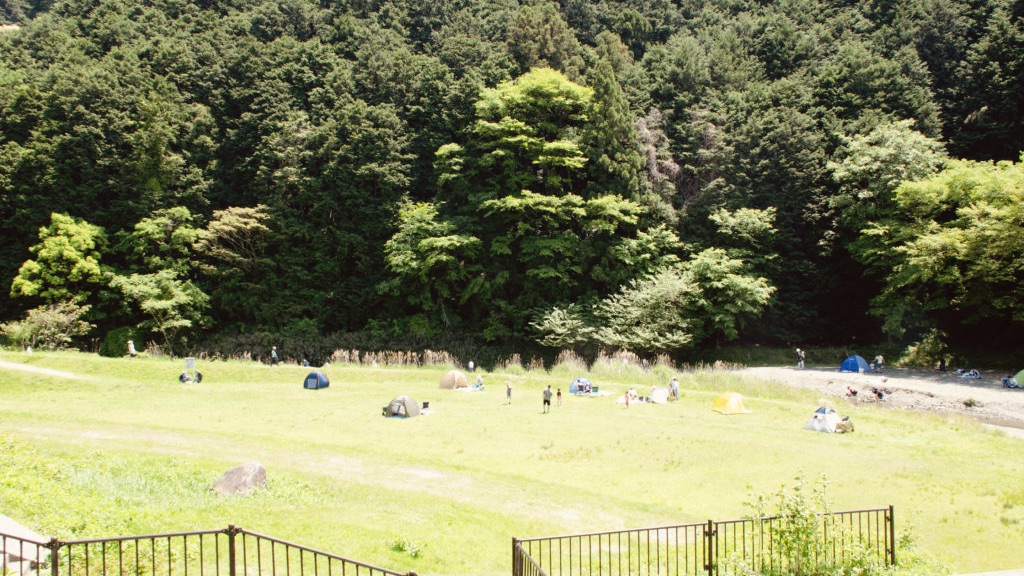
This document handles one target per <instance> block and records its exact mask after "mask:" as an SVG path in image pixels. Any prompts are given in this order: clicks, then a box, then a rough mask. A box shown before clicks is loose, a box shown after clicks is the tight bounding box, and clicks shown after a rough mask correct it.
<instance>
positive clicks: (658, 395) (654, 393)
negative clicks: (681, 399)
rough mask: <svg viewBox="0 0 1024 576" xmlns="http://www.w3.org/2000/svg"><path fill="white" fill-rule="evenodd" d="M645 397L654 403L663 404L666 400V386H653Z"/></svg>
mask: <svg viewBox="0 0 1024 576" xmlns="http://www.w3.org/2000/svg"><path fill="white" fill-rule="evenodd" d="M647 398H648V399H649V400H650V401H651V402H654V403H655V404H665V403H667V402H668V388H655V389H654V390H651V395H650V396H648V397H647Z"/></svg>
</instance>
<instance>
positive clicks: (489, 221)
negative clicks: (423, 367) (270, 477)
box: [0, 0, 1024, 358]
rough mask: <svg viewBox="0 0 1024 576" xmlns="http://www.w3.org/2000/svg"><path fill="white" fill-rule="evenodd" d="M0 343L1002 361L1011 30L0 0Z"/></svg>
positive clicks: (788, 17) (1017, 322)
mask: <svg viewBox="0 0 1024 576" xmlns="http://www.w3.org/2000/svg"><path fill="white" fill-rule="evenodd" d="M0 24H3V26H2V27H0V286H2V289H3V290H4V291H5V294H9V296H10V297H9V298H4V299H2V300H0V320H3V321H5V322H6V323H5V324H4V325H3V334H4V336H5V337H6V339H7V340H8V341H9V343H12V344H22V345H24V344H35V345H37V346H39V345H43V346H46V345H65V344H75V345H79V346H89V345H91V346H94V347H99V346H100V343H103V342H106V343H111V342H112V344H110V346H111V348H110V349H111V350H113V349H115V348H116V350H117V353H121V351H122V350H123V346H122V344H123V342H124V340H125V339H126V338H128V337H130V336H131V335H135V337H137V338H139V339H141V340H142V341H145V342H153V343H155V344H156V345H159V346H161V347H163V348H164V349H165V350H166V349H170V350H172V351H174V352H176V353H185V352H189V353H191V352H194V351H196V350H210V351H219V352H223V353H226V354H234V353H238V352H239V351H241V350H245V349H251V348H253V347H255V348H257V349H259V347H262V346H269V344H270V343H271V342H274V343H283V344H285V346H284V348H285V350H287V351H288V353H289V354H293V355H300V354H301V355H307V354H311V355H313V356H314V358H316V357H322V352H323V351H324V350H328V351H329V350H330V349H331V347H332V346H344V345H349V346H353V347H360V348H369V347H399V348H401V347H438V346H444V345H445V343H446V342H449V343H450V342H473V343H476V345H479V346H482V347H483V346H490V347H506V348H514V347H535V348H534V349H539V350H545V349H546V350H559V349H563V348H573V349H576V350H580V351H587V350H594V349H596V348H625V349H629V350H633V351H636V352H639V353H641V354H658V353H668V354H672V355H676V356H684V357H685V355H687V354H688V353H692V352H693V351H695V350H698V349H701V348H706V347H708V346H716V345H720V344H724V343H726V342H730V341H740V342H751V343H764V344H773V345H794V344H796V345H800V344H814V343H819V344H828V343H839V344H843V343H849V342H881V341H888V342H895V343H909V342H915V341H919V340H922V339H925V340H927V341H929V342H931V343H932V344H933V345H935V346H942V345H948V346H973V347H985V348H988V349H1000V348H1002V349H1007V350H1012V351H1020V342H1021V337H1022V336H1024V293H1022V281H1024V235H1022V227H1024V161H1022V157H1021V151H1022V150H1024V0H905V1H900V2H896V1H888V0H874V1H858V0H781V1H778V2H764V1H756V0H628V1H626V0H562V1H559V2H550V1H540V0H538V1H527V2H519V1H517V0H438V1H435V2H422V1H420V0H340V1H331V2H327V1H321V2H314V1H312V0H274V1H270V0H220V1H217V2H212V1H209V0H103V1H100V0H0Z"/></svg>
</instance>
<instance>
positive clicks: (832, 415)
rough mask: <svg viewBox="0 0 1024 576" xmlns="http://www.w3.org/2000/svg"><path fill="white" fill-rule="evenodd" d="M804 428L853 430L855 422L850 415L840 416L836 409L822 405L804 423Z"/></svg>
mask: <svg viewBox="0 0 1024 576" xmlns="http://www.w3.org/2000/svg"><path fill="white" fill-rule="evenodd" d="M804 430H814V431H815V432H829V433H835V432H839V433H843V432H853V423H852V422H850V417H849V416H847V417H846V418H840V417H839V414H836V411H835V410H833V409H831V408H829V407H827V406H822V407H820V408H818V409H817V410H815V411H814V414H811V417H810V418H809V419H808V420H807V423H806V424H804Z"/></svg>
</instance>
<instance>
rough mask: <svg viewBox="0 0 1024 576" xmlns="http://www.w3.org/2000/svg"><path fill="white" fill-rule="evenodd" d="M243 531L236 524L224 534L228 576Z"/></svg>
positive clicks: (231, 569) (233, 572)
mask: <svg viewBox="0 0 1024 576" xmlns="http://www.w3.org/2000/svg"><path fill="white" fill-rule="evenodd" d="M241 531H242V529H241V528H238V527H237V526H235V525H234V524H228V527H227V529H226V530H224V533H225V534H227V536H228V564H230V568H228V576H235V571H236V568H235V536H237V535H238V533H239V532H241ZM54 576H56V575H54Z"/></svg>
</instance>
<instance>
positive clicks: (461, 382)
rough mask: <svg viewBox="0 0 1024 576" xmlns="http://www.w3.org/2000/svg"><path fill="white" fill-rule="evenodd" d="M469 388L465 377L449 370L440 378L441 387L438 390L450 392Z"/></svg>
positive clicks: (460, 373)
mask: <svg viewBox="0 0 1024 576" xmlns="http://www.w3.org/2000/svg"><path fill="white" fill-rule="evenodd" d="M468 386H469V381H467V380H466V375H465V374H463V373H462V372H461V371H459V370H449V371H448V372H446V373H445V375H444V376H442V377H441V385H440V386H439V388H444V389H445V390H452V389H454V388H466V387H468Z"/></svg>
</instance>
